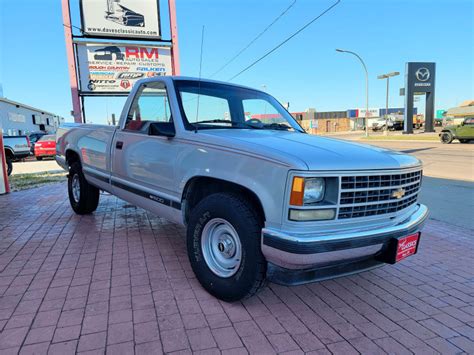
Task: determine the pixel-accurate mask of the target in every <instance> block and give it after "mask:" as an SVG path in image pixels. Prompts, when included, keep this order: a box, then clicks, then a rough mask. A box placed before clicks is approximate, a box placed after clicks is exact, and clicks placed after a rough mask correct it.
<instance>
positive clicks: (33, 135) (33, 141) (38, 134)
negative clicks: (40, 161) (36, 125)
mask: <svg viewBox="0 0 474 355" xmlns="http://www.w3.org/2000/svg"><path fill="white" fill-rule="evenodd" d="M45 135H47V133H45V132H35V133H31V134H30V135H29V136H28V137H29V138H30V144H31V146H30V151H31V154H33V155H34V154H35V144H36V142H37V141H38V139H40V138H41V137H43V136H45Z"/></svg>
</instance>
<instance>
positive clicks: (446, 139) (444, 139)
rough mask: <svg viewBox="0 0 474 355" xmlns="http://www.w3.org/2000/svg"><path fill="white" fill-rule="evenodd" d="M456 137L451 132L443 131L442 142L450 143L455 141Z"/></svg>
mask: <svg viewBox="0 0 474 355" xmlns="http://www.w3.org/2000/svg"><path fill="white" fill-rule="evenodd" d="M453 139H454V137H453V135H452V133H451V132H442V133H441V142H442V143H444V144H450V143H451V142H452V141H453Z"/></svg>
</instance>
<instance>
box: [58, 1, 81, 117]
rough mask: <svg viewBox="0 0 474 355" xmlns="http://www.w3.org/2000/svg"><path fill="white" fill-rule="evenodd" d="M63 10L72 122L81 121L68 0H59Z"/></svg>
mask: <svg viewBox="0 0 474 355" xmlns="http://www.w3.org/2000/svg"><path fill="white" fill-rule="evenodd" d="M61 7H62V11H63V27H64V38H65V40H66V53H67V63H68V70H69V82H70V84H71V96H72V112H73V116H74V122H76V123H82V108H81V101H80V99H79V87H78V85H77V76H76V61H75V59H74V48H73V45H72V29H71V13H70V11H69V0H61Z"/></svg>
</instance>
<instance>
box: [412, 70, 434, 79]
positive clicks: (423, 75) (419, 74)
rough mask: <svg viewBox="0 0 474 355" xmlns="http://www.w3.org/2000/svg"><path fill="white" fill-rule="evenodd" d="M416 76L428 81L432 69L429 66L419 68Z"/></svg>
mask: <svg viewBox="0 0 474 355" xmlns="http://www.w3.org/2000/svg"><path fill="white" fill-rule="evenodd" d="M415 76H416V78H417V79H418V80H419V81H427V80H428V79H429V78H430V71H429V70H428V69H427V68H419V69H418V70H417V71H416V72H415Z"/></svg>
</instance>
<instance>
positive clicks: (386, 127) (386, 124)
mask: <svg viewBox="0 0 474 355" xmlns="http://www.w3.org/2000/svg"><path fill="white" fill-rule="evenodd" d="M397 75H400V73H399V72H398V71H394V72H391V73H387V74H382V75H379V76H377V79H387V96H386V99H385V135H387V134H388V95H389V92H388V91H389V87H390V78H391V77H392V76H397Z"/></svg>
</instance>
